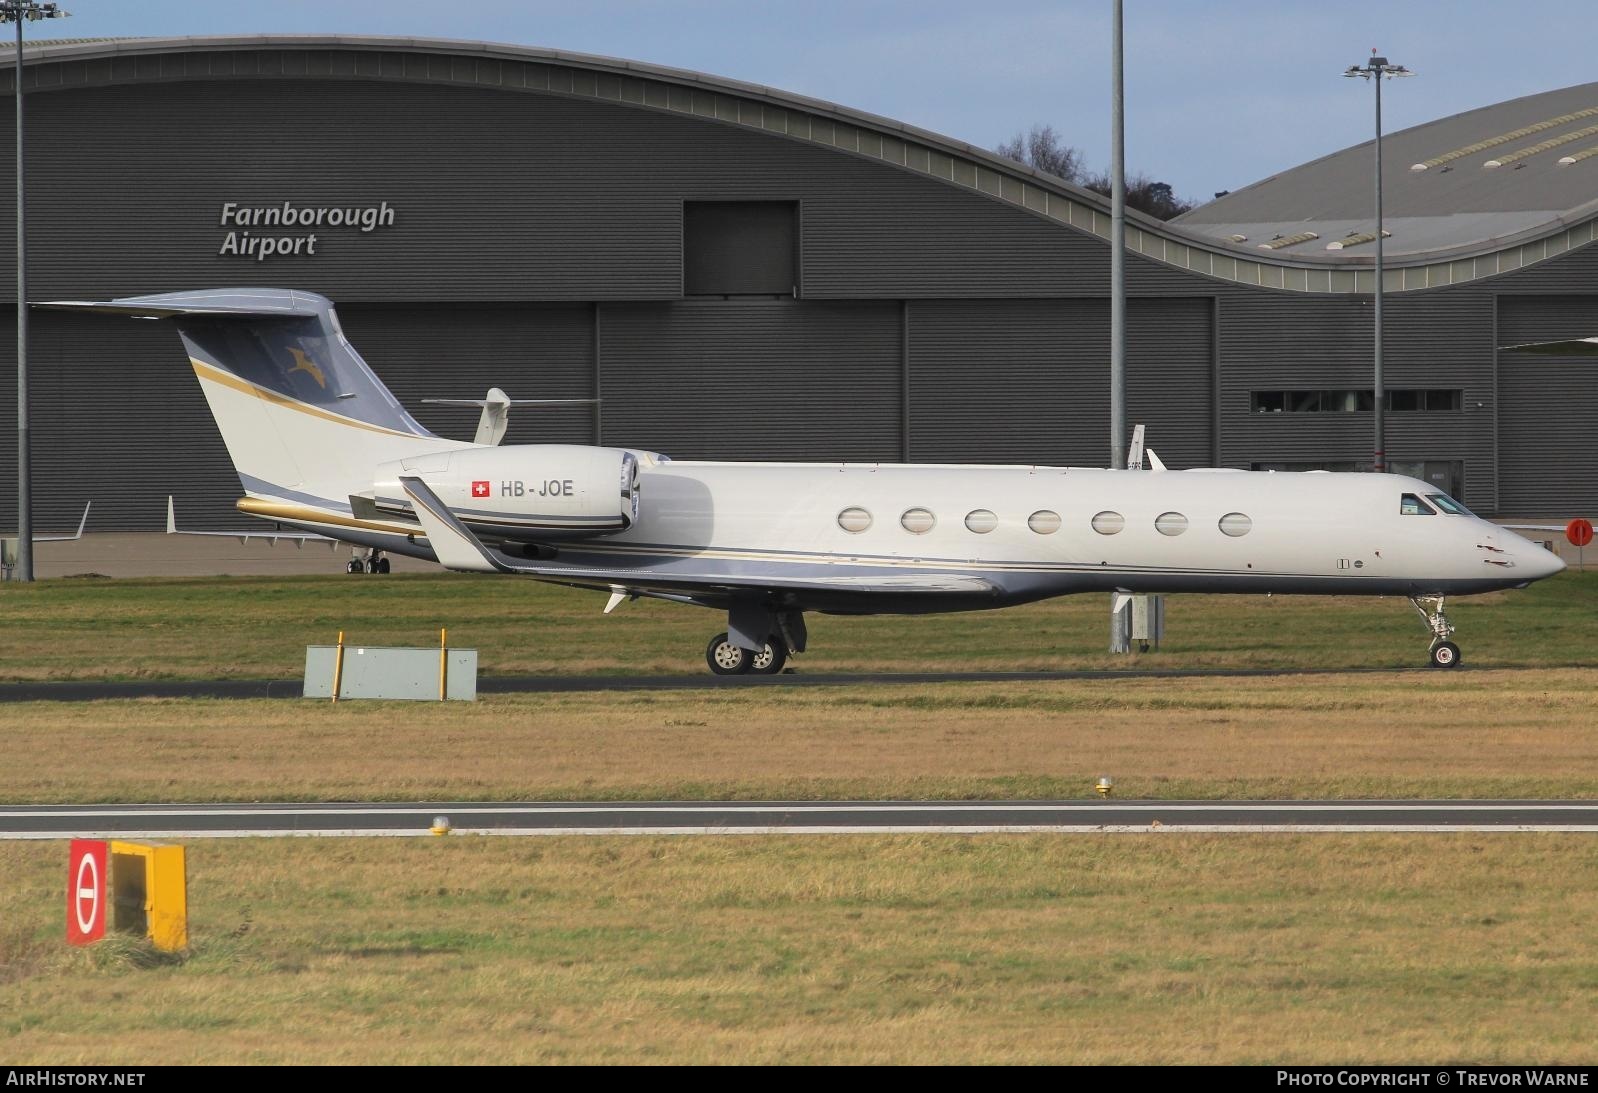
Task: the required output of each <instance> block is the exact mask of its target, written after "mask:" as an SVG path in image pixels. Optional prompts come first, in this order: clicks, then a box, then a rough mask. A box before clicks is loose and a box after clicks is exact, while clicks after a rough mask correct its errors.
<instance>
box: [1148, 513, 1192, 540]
mask: <svg viewBox="0 0 1598 1093" xmlns="http://www.w3.org/2000/svg"><path fill="white" fill-rule="evenodd" d="M1154 530H1155V531H1157V532H1159V533H1160V534H1161V535H1180V534H1182V533H1183V532H1184V531H1186V530H1187V517H1186V516H1183V515H1182V514H1181V513H1180V512H1162V513H1160V514H1159V515H1158V516H1156V517H1155V518H1154Z"/></svg>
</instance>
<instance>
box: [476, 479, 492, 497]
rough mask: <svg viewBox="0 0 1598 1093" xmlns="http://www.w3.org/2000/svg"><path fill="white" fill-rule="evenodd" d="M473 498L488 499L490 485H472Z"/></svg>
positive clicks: (485, 483)
mask: <svg viewBox="0 0 1598 1093" xmlns="http://www.w3.org/2000/svg"><path fill="white" fill-rule="evenodd" d="M472 496H473V497H488V496H490V493H489V489H488V483H487V482H473V483H472Z"/></svg>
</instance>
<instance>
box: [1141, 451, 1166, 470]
mask: <svg viewBox="0 0 1598 1093" xmlns="http://www.w3.org/2000/svg"><path fill="white" fill-rule="evenodd" d="M1143 454H1144V455H1145V456H1146V457H1147V458H1148V461H1149V470H1151V471H1163V470H1164V469H1165V464H1164V463H1162V462H1161V461H1160V457H1159V456H1157V455H1155V454H1154V449H1153V448H1144V449H1143Z"/></svg>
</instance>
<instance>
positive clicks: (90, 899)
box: [67, 839, 110, 945]
mask: <svg viewBox="0 0 1598 1093" xmlns="http://www.w3.org/2000/svg"><path fill="white" fill-rule="evenodd" d="M106 861H107V857H106V844H105V843H104V842H102V841H100V840H99V839H73V840H72V853H71V856H70V857H69V859H68V865H67V941H68V943H69V944H72V945H87V944H89V943H90V942H91V941H99V940H100V939H101V938H102V937H104V936H105V891H106V883H107V882H108V881H109V880H110V878H109V877H108V876H107V875H106Z"/></svg>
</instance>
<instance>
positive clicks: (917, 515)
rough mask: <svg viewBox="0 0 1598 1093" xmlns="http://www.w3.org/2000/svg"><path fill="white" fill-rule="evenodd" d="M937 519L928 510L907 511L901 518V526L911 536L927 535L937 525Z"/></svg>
mask: <svg viewBox="0 0 1598 1093" xmlns="http://www.w3.org/2000/svg"><path fill="white" fill-rule="evenodd" d="M937 522H938V519H937V517H935V516H933V515H932V513H931V512H929V511H928V510H926V509H905V510H904V515H903V516H901V517H899V526H900V527H902V528H904V530H906V531H908V532H909V533H910V534H911V535H925V534H926V533H927V532H929V531H931V530H932V529H933V527H934V526H935V525H936V524H937Z"/></svg>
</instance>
